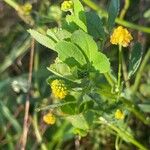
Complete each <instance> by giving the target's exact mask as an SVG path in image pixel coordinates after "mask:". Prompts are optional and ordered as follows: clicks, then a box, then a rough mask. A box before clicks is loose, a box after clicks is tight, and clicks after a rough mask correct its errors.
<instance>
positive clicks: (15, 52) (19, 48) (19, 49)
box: [0, 35, 31, 73]
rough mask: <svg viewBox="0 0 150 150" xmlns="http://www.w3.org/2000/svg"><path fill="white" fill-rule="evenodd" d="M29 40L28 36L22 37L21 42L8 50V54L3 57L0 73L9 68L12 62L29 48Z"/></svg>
mask: <svg viewBox="0 0 150 150" xmlns="http://www.w3.org/2000/svg"><path fill="white" fill-rule="evenodd" d="M30 43H31V38H30V37H29V36H24V35H23V37H22V41H21V42H20V41H19V42H18V43H16V44H15V46H14V47H12V49H11V50H10V53H9V54H8V55H7V56H6V57H5V60H4V62H2V63H1V65H0V73H2V72H3V71H5V70H6V69H7V68H8V67H9V66H11V65H12V64H13V63H14V61H15V60H16V59H17V58H18V57H19V56H21V55H23V54H24V53H25V52H26V51H27V50H28V49H29V47H30Z"/></svg>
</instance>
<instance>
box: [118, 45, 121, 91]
mask: <svg viewBox="0 0 150 150" xmlns="http://www.w3.org/2000/svg"><path fill="white" fill-rule="evenodd" d="M121 65H122V46H121V45H119V66H118V90H119V91H120V85H121Z"/></svg>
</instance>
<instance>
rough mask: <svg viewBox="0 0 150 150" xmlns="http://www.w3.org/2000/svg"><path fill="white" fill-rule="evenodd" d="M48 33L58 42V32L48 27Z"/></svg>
mask: <svg viewBox="0 0 150 150" xmlns="http://www.w3.org/2000/svg"><path fill="white" fill-rule="evenodd" d="M46 33H47V35H48V36H50V37H51V38H52V39H53V40H55V41H56V42H58V41H59V39H58V37H57V36H56V34H55V32H54V29H48V30H47V32H46Z"/></svg>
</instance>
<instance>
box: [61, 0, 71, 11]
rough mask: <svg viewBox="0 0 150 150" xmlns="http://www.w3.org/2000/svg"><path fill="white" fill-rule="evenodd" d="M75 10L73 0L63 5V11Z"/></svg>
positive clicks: (68, 0) (67, 0)
mask: <svg viewBox="0 0 150 150" xmlns="http://www.w3.org/2000/svg"><path fill="white" fill-rule="evenodd" d="M72 8H73V2H72V1H71V0H66V1H64V2H63V3H62V4H61V10H62V11H69V10H71V9H72Z"/></svg>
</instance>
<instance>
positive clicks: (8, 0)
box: [4, 0, 20, 11]
mask: <svg viewBox="0 0 150 150" xmlns="http://www.w3.org/2000/svg"><path fill="white" fill-rule="evenodd" d="M4 2H5V3H7V4H8V5H10V6H11V7H13V8H14V9H15V10H16V11H18V10H19V8H20V7H19V5H18V4H17V3H16V2H15V1H12V0H4Z"/></svg>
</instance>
